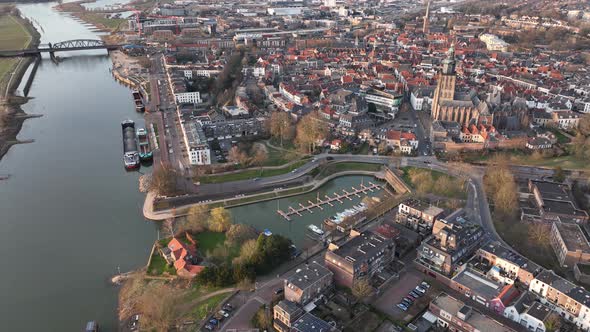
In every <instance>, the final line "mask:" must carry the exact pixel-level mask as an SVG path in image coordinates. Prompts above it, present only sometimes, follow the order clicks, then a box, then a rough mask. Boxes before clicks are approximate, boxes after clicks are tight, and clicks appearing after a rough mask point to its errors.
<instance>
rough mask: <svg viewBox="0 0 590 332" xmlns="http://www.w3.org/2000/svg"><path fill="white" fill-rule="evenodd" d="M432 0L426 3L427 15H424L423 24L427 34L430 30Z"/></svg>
mask: <svg viewBox="0 0 590 332" xmlns="http://www.w3.org/2000/svg"><path fill="white" fill-rule="evenodd" d="M429 16H430V0H428V3H427V4H426V15H424V23H423V25H422V32H423V33H424V34H427V33H429V32H430V26H429V24H430V17H429Z"/></svg>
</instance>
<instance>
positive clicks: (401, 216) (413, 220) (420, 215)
mask: <svg viewBox="0 0 590 332" xmlns="http://www.w3.org/2000/svg"><path fill="white" fill-rule="evenodd" d="M397 212H398V213H397V219H396V221H397V222H398V223H400V224H402V225H404V226H406V227H408V228H411V229H413V230H416V231H425V230H428V231H430V230H432V226H433V225H434V222H435V221H436V220H437V219H438V218H439V217H440V216H441V215H442V214H443V212H444V210H443V209H441V208H439V207H436V206H433V205H431V204H428V203H426V202H424V201H421V200H418V199H408V200H405V201H404V202H402V203H400V205H399V207H398V211H397Z"/></svg>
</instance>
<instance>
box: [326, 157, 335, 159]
mask: <svg viewBox="0 0 590 332" xmlns="http://www.w3.org/2000/svg"><path fill="white" fill-rule="evenodd" d="M326 160H334V157H327V158H326Z"/></svg>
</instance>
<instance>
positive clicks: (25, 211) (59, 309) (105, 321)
mask: <svg viewBox="0 0 590 332" xmlns="http://www.w3.org/2000/svg"><path fill="white" fill-rule="evenodd" d="M53 5H55V3H49V4H48V3H45V4H26V5H19V9H20V10H21V12H22V13H23V14H24V15H25V16H27V17H29V18H31V19H33V20H34V21H35V22H37V23H38V25H39V26H40V27H41V28H42V29H39V30H40V33H41V43H47V42H52V43H54V42H59V41H63V40H68V39H80V38H92V39H96V38H97V34H96V33H94V32H92V31H90V30H89V29H88V28H87V27H86V26H84V25H83V24H81V23H79V22H77V21H76V20H74V19H72V18H70V17H69V16H67V15H66V14H61V13H58V12H55V11H53V10H52V9H51V7H52V6H53ZM58 55H59V56H61V57H64V61H63V62H61V63H60V64H59V65H55V64H54V63H53V62H51V61H50V60H49V59H47V58H45V59H44V60H43V61H42V63H41V65H40V66H39V69H38V71H37V74H36V76H35V80H34V82H33V85H32V88H31V90H30V94H29V96H31V97H33V98H34V99H32V100H30V101H29V102H28V103H27V104H26V105H24V106H23V109H24V110H25V112H27V113H30V114H42V115H43V117H41V118H36V119H31V120H27V121H25V123H24V126H23V128H22V131H21V132H20V134H19V136H18V137H19V139H34V140H35V142H34V143H31V144H26V145H17V146H14V147H12V148H11V149H10V150H9V152H8V153H7V154H6V155H5V156H4V158H3V159H2V160H1V161H0V174H10V176H11V177H10V179H9V180H7V181H0V213H1V214H0V252H1V253H2V270H1V273H0V294H1V296H0V322H2V323H1V324H2V328H1V330H2V331H56V332H64V331H79V330H81V329H82V328H83V326H84V324H85V322H86V321H88V320H96V321H98V322H99V323H100V324H101V327H102V330H103V331H116V330H117V320H116V318H117V316H116V305H117V288H115V287H113V286H111V285H110V284H109V283H108V281H107V280H108V279H109V277H111V276H112V275H113V274H115V273H116V272H117V271H118V269H119V268H120V270H121V271H123V272H124V271H128V270H132V269H136V268H139V267H142V265H144V264H145V263H146V260H147V257H148V255H149V250H150V248H151V244H152V243H153V241H154V240H155V239H156V237H157V231H156V230H157V225H156V224H154V223H152V222H147V221H145V220H144V219H143V217H142V216H141V204H142V203H143V198H144V195H143V194H141V193H139V192H138V177H139V175H140V173H138V172H126V171H125V170H124V169H123V164H122V158H121V155H122V143H121V128H120V121H121V120H124V119H126V118H131V119H133V120H135V121H136V122H138V123H139V124H143V120H142V117H141V116H140V115H139V114H137V113H136V112H135V110H134V104H133V100H132V97H131V92H130V91H129V89H128V88H126V87H123V86H121V85H119V84H118V83H116V82H115V81H114V80H113V78H112V76H111V75H110V72H109V69H110V67H111V61H110V60H109V58H108V57H107V55H106V52H104V51H96V52H88V51H87V52H84V53H81V54H76V53H69V54H58ZM142 171H149V169H147V170H146V169H145V168H142ZM367 179H368V178H367ZM360 181H361V177H345V178H340V179H336V180H334V181H332V182H330V183H328V184H326V185H325V186H324V187H322V188H321V189H320V192H322V195H323V194H324V192H325V193H328V194H331V193H333V192H334V191H338V190H341V189H349V188H350V187H351V186H356V185H358V184H359V183H360ZM315 197H316V194H315V193H312V194H308V195H304V196H299V197H292V198H288V199H283V200H281V201H280V203H279V204H280V207H282V208H284V209H286V208H287V207H288V206H289V205H293V206H295V204H297V203H298V202H302V203H305V202H307V200H308V199H314V198H315ZM358 202H359V199H356V200H355V201H353V202H349V201H346V202H345V203H344V205H341V206H338V207H335V208H329V209H326V210H324V211H319V210H318V211H315V212H314V214H308V215H305V216H303V217H294V218H293V221H292V222H290V223H289V222H287V221H285V220H283V219H282V218H281V217H280V216H278V215H277V214H276V212H275V211H276V205H277V202H276V201H271V202H263V203H259V204H255V205H249V206H244V207H238V208H235V209H232V213H233V215H234V218H235V222H241V223H248V224H252V225H254V226H256V227H257V228H260V229H264V228H269V229H271V230H272V231H273V232H277V233H281V234H284V235H286V236H289V237H291V238H293V240H294V241H295V242H296V243H297V244H298V245H302V244H304V242H305V235H304V234H305V230H306V227H307V225H309V224H311V223H314V224H316V225H320V224H321V221H322V220H323V218H324V217H328V216H330V215H332V214H334V213H335V212H338V211H342V210H343V209H344V208H346V207H349V206H351V205H352V204H358Z"/></svg>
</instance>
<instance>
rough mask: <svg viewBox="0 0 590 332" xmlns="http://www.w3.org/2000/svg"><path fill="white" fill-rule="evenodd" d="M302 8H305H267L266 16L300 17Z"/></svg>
mask: <svg viewBox="0 0 590 332" xmlns="http://www.w3.org/2000/svg"><path fill="white" fill-rule="evenodd" d="M304 8H305V7H275V8H268V9H267V10H266V11H267V12H268V15H273V16H292V15H301V13H303V9H304Z"/></svg>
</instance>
